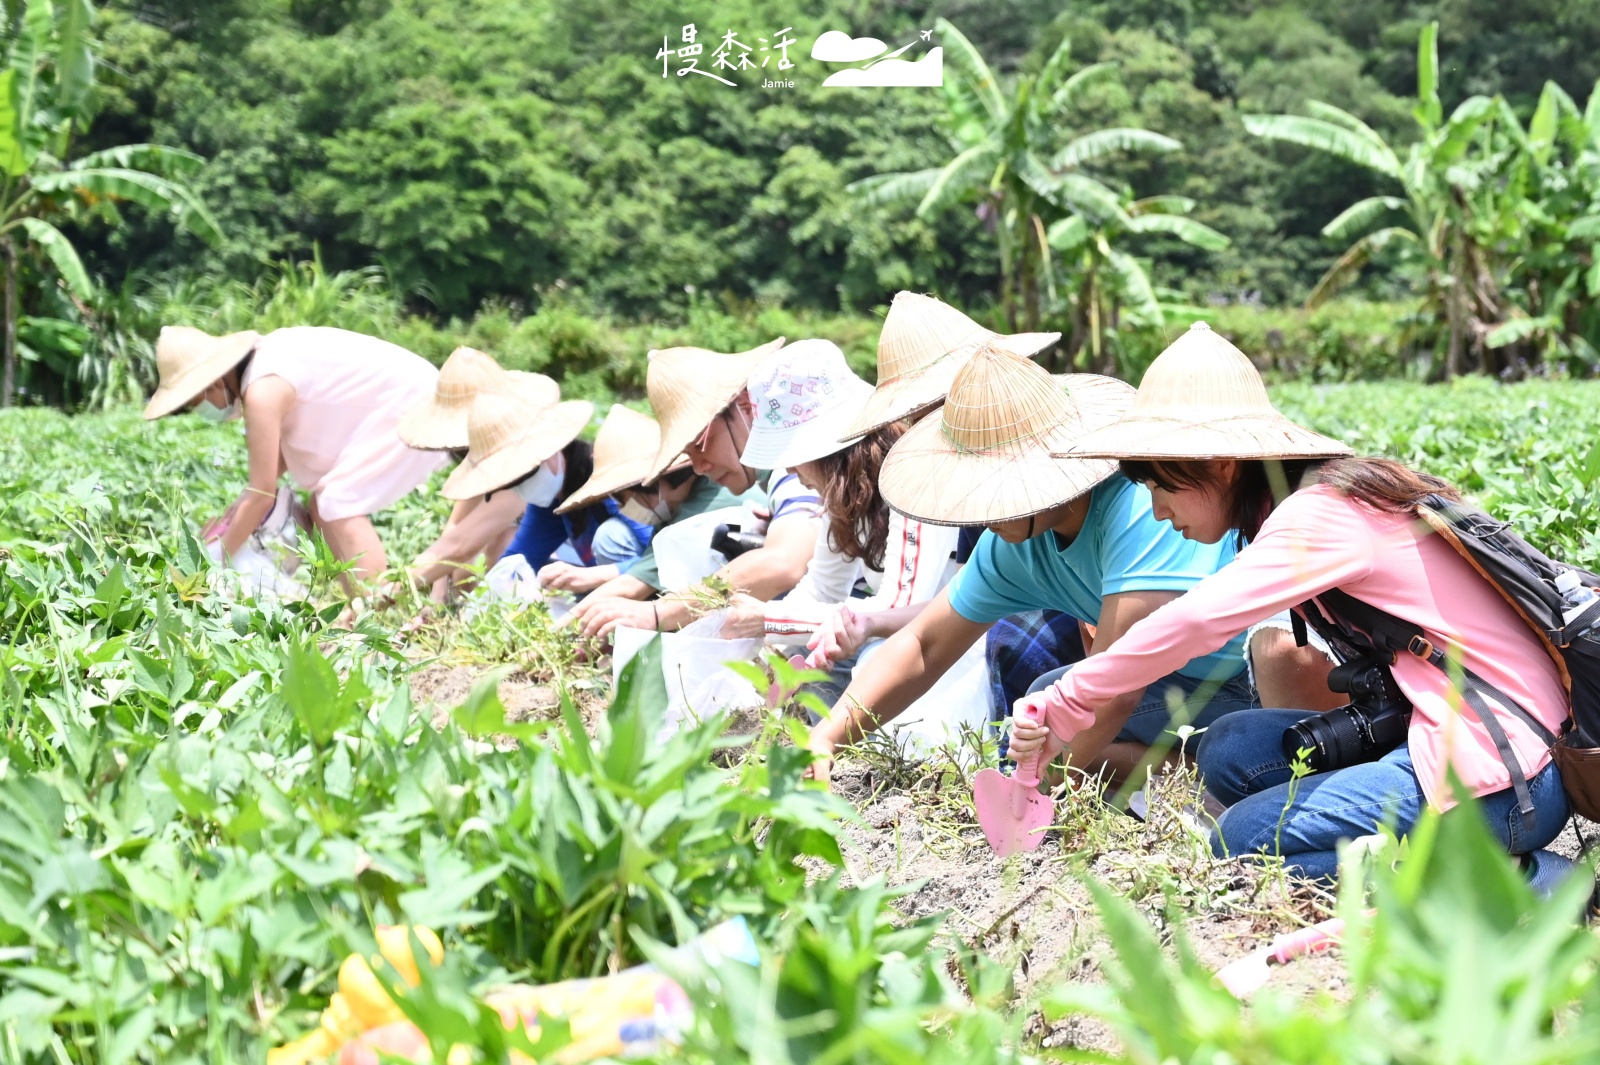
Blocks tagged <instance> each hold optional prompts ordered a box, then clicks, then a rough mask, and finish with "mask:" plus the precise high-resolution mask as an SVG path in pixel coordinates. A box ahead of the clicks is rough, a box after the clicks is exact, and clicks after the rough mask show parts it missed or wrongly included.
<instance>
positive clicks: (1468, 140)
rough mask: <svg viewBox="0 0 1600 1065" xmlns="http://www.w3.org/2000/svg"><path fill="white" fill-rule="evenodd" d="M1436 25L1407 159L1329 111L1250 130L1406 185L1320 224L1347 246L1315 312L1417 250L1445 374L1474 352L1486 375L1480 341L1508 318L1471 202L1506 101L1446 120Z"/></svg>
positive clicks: (1424, 45) (1429, 34) (1478, 104)
mask: <svg viewBox="0 0 1600 1065" xmlns="http://www.w3.org/2000/svg"><path fill="white" fill-rule="evenodd" d="M1438 35H1439V24H1438V23H1437V22H1435V23H1430V24H1429V25H1428V26H1426V27H1424V28H1423V30H1422V33H1421V35H1420V37H1419V39H1418V43H1417V99H1416V105H1415V107H1414V108H1413V109H1412V115H1413V116H1414V117H1415V119H1416V122H1417V130H1418V136H1417V140H1416V141H1415V142H1414V143H1412V144H1411V145H1409V146H1408V147H1407V148H1406V149H1405V151H1404V154H1403V155H1402V153H1401V152H1400V151H1397V150H1396V149H1395V148H1393V147H1391V146H1390V145H1389V144H1388V143H1386V142H1385V141H1384V139H1383V138H1382V137H1381V136H1380V135H1379V134H1378V133H1377V131H1375V130H1374V129H1372V127H1370V126H1368V125H1367V124H1366V123H1365V122H1363V121H1361V120H1360V119H1359V118H1357V117H1356V116H1354V115H1352V114H1350V113H1349V112H1348V111H1344V110H1341V109H1340V108H1337V107H1334V106H1332V105H1331V104H1326V103H1322V102H1321V101H1316V100H1312V101H1308V102H1307V103H1306V111H1307V112H1308V113H1309V114H1308V115H1245V116H1244V125H1245V128H1246V129H1248V130H1249V131H1250V132H1251V133H1253V134H1255V135H1256V136H1258V137H1265V138H1268V139H1270V140H1277V141H1284V142H1287V143H1290V144H1298V145H1301V146H1303V147H1307V148H1314V149H1316V150H1318V151H1322V152H1327V153H1328V154H1330V155H1334V156H1337V157H1339V158H1340V159H1344V160H1347V161H1348V162H1352V163H1355V164H1357V165H1359V166H1363V167H1366V168H1367V169H1368V170H1371V171H1373V172H1375V173H1377V174H1380V175H1382V176H1383V177H1385V178H1388V179H1389V180H1390V181H1392V182H1394V184H1395V185H1397V186H1398V187H1399V191H1400V195H1398V196H1396V195H1391V194H1383V195H1378V196H1369V197H1367V198H1366V199H1364V200H1361V201H1359V202H1357V203H1353V204H1351V205H1350V206H1349V207H1347V208H1345V209H1344V210H1343V211H1341V212H1340V213H1339V215H1338V216H1337V217H1335V218H1334V219H1333V220H1332V221H1330V222H1329V223H1328V224H1327V225H1326V226H1324V227H1323V229H1322V233H1323V235H1324V236H1326V237H1328V238H1329V239H1330V240H1336V241H1338V242H1340V243H1346V242H1349V243H1348V247H1346V249H1345V251H1344V253H1343V254H1341V255H1340V256H1339V258H1338V260H1336V261H1335V262H1334V264H1333V266H1332V267H1330V268H1329V270H1328V271H1327V273H1325V274H1324V275H1323V276H1322V279H1321V280H1320V281H1318V283H1317V286H1316V288H1315V289H1313V290H1312V293H1311V296H1310V298H1309V299H1307V301H1306V306H1307V308H1308V309H1309V308H1314V307H1316V306H1318V305H1320V304H1321V303H1323V302H1324V301H1326V300H1327V299H1328V298H1329V297H1330V296H1332V295H1333V294H1334V293H1335V292H1337V291H1338V290H1339V289H1340V288H1341V287H1343V286H1344V285H1346V284H1348V283H1349V282H1350V281H1352V280H1354V279H1355V278H1356V276H1357V275H1359V274H1360V272H1361V270H1362V269H1363V268H1364V267H1365V266H1366V265H1367V263H1368V262H1370V261H1371V260H1372V259H1373V258H1374V257H1375V256H1376V255H1378V254H1379V253H1380V252H1382V251H1384V250H1385V249H1386V248H1389V247H1390V246H1400V247H1404V248H1408V249H1411V250H1412V251H1413V252H1414V253H1417V254H1418V255H1419V256H1420V258H1421V260H1422V263H1423V270H1424V274H1425V288H1426V291H1425V294H1424V296H1425V300H1426V303H1427V305H1428V307H1429V308H1430V309H1431V310H1432V311H1434V313H1435V314H1437V315H1440V316H1441V317H1443V318H1444V319H1445V321H1446V322H1447V323H1448V327H1449V341H1448V347H1447V351H1446V357H1445V366H1444V370H1445V373H1447V374H1454V373H1461V372H1464V371H1465V370H1466V368H1467V353H1468V348H1469V347H1470V348H1472V349H1474V351H1475V353H1476V354H1477V355H1478V356H1479V357H1480V363H1481V365H1483V366H1484V367H1485V368H1487V366H1488V361H1487V358H1486V356H1485V352H1486V351H1487V349H1486V348H1485V347H1484V345H1483V337H1484V335H1485V334H1486V333H1487V332H1488V330H1489V329H1490V328H1491V327H1492V325H1493V324H1494V323H1496V322H1498V321H1499V320H1500V318H1501V316H1502V313H1503V306H1502V298H1501V295H1500V292H1499V290H1498V289H1499V285H1498V278H1497V276H1496V271H1495V264H1494V262H1493V261H1492V255H1493V251H1492V249H1490V248H1486V247H1484V246H1483V245H1481V244H1480V243H1478V242H1477V241H1476V240H1475V239H1474V230H1473V227H1472V225H1471V224H1470V221H1471V197H1472V194H1473V193H1474V192H1475V191H1476V190H1477V189H1478V188H1479V187H1480V186H1481V185H1482V183H1483V182H1484V180H1485V179H1486V178H1487V177H1489V176H1490V172H1491V170H1492V168H1493V160H1492V159H1491V158H1490V157H1489V156H1490V152H1489V147H1490V144H1491V137H1492V134H1493V128H1492V127H1493V125H1494V122H1495V120H1496V118H1497V117H1498V116H1499V115H1500V114H1501V109H1500V105H1499V102H1498V101H1497V100H1495V99H1492V98H1490V97H1487V96H1471V97H1468V98H1467V99H1466V100H1463V101H1462V102H1461V104H1460V105H1459V106H1458V107H1457V108H1456V109H1455V110H1454V111H1453V112H1451V114H1450V115H1449V117H1448V118H1447V117H1445V114H1444V108H1443V105H1442V103H1441V102H1440V99H1439V49H1438Z"/></svg>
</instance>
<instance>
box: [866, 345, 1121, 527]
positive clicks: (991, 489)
mask: <svg viewBox="0 0 1600 1065" xmlns="http://www.w3.org/2000/svg"><path fill="white" fill-rule="evenodd" d="M1132 399H1133V389H1132V388H1131V387H1130V386H1128V385H1126V384H1124V383H1123V382H1121V381H1117V380H1114V379H1112V378H1110V377H1100V376H1098V375H1096V374H1063V375H1061V376H1058V377H1052V376H1050V374H1049V373H1048V372H1046V371H1045V369H1044V368H1043V367H1042V366H1039V365H1038V364H1037V363H1033V362H1029V361H1028V360H1027V359H1025V358H1022V357H1021V356H1018V355H1013V354H1011V353H1010V352H1007V351H1002V350H1001V349H999V348H996V347H994V346H992V345H985V346H983V347H981V348H979V349H978V351H977V352H976V353H975V354H974V355H973V356H972V358H971V360H969V361H968V363H967V365H966V366H964V367H962V368H961V372H960V373H958V374H956V379H955V381H954V382H953V383H952V384H951V386H950V396H949V398H948V399H946V400H945V404H944V409H943V410H941V411H940V412H939V413H938V415H937V416H934V415H930V416H929V417H927V418H924V419H922V421H920V422H918V423H917V424H916V425H914V426H912V427H911V428H910V429H909V430H907V431H906V434H905V435H904V436H902V437H901V438H900V440H899V441H898V442H897V443H896V444H895V445H894V447H893V448H891V449H890V451H889V454H888V456H887V457H886V458H885V459H884V461H883V469H882V471H881V472H880V473H879V475H878V487H879V489H880V490H881V491H882V492H883V498H884V500H885V501H886V502H887V503H888V504H889V505H890V506H891V507H893V508H894V509H896V510H898V511H900V512H901V513H902V514H904V515H906V516H907V517H910V518H915V519H917V520H919V521H926V522H930V523H932V524H934V525H989V524H992V523H994V522H1001V521H1010V520H1012V519H1014V518H1023V517H1027V516H1028V515H1030V514H1037V513H1039V512H1040V511H1043V510H1049V509H1050V508H1051V507H1056V506H1060V505H1061V504H1062V503H1065V502H1067V501H1068V500H1071V499H1076V498H1077V497H1078V496H1080V495H1082V494H1083V493H1085V492H1087V491H1088V490H1089V489H1091V488H1093V487H1094V486H1095V485H1097V484H1099V483H1100V482H1101V481H1103V480H1105V479H1106V478H1107V477H1110V476H1111V475H1112V474H1113V473H1115V472H1116V469H1117V464H1116V463H1115V462H1109V461H1106V460H1103V459H1061V458H1055V457H1053V456H1052V455H1051V452H1053V451H1060V450H1063V449H1064V448H1066V447H1068V446H1069V445H1070V444H1071V443H1072V442H1073V441H1075V440H1077V439H1078V438H1079V437H1080V436H1082V435H1083V434H1084V433H1087V432H1089V431H1090V430H1093V429H1098V428H1100V427H1101V426H1104V425H1108V424H1110V423H1111V422H1113V421H1115V420H1116V419H1117V418H1118V417H1119V416H1120V415H1121V414H1122V412H1123V411H1125V410H1127V408H1128V404H1129V403H1130V402H1131V401H1132Z"/></svg>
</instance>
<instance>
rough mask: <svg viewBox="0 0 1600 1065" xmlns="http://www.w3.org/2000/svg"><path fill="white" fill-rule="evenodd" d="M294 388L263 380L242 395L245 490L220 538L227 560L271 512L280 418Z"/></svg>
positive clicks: (278, 464) (280, 460)
mask: <svg viewBox="0 0 1600 1065" xmlns="http://www.w3.org/2000/svg"><path fill="white" fill-rule="evenodd" d="M294 401H295V391H294V386H293V385H291V384H289V382H287V381H285V380H284V379H283V378H281V377H271V376H269V377H263V378H261V379H260V380H259V381H256V382H255V383H254V384H252V385H251V386H250V388H249V390H248V391H247V392H245V395H244V439H245V449H246V452H247V454H248V456H249V463H250V475H249V477H250V479H249V487H248V488H246V489H245V490H244V491H243V492H242V493H240V496H239V500H238V502H237V504H235V509H234V513H233V523H232V524H231V525H229V526H228V531H227V532H226V533H225V534H223V537H222V554H223V556H224V557H231V556H232V555H234V554H235V553H237V552H238V550H239V549H240V548H241V547H243V546H244V545H245V542H246V541H248V540H249V539H250V536H251V534H252V533H254V532H255V531H256V529H257V528H259V527H260V525H261V522H262V520H263V519H264V518H266V516H267V514H268V513H269V512H270V511H271V510H272V503H273V499H274V498H275V497H276V496H277V494H278V478H279V476H280V475H281V474H282V471H283V456H282V444H283V419H284V417H285V416H286V415H288V413H289V411H290V409H291V408H292V407H293V406H294Z"/></svg>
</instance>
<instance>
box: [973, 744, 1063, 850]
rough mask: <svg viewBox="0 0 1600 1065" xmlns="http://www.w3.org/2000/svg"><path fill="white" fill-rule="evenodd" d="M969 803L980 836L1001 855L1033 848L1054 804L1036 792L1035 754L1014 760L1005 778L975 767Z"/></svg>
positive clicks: (1051, 815) (1052, 816) (1050, 818)
mask: <svg viewBox="0 0 1600 1065" xmlns="http://www.w3.org/2000/svg"><path fill="white" fill-rule="evenodd" d="M1039 753H1040V756H1042V755H1043V754H1044V752H1043V751H1040V752H1039ZM972 804H973V806H974V807H976V808H977V811H978V824H980V825H982V826H983V834H984V837H985V838H987V839H988V841H989V846H990V847H992V848H993V849H994V852H995V853H996V854H998V855H999V856H1000V857H1002V858H1008V857H1010V856H1011V855H1013V854H1016V853H1017V852H1018V851H1031V850H1033V849H1034V848H1035V847H1037V846H1038V845H1039V842H1040V841H1041V840H1043V839H1044V830H1045V829H1046V828H1049V827H1050V822H1052V821H1054V820H1055V816H1056V808H1055V804H1054V803H1052V802H1051V801H1050V800H1049V798H1047V797H1046V796H1044V795H1041V794H1039V758H1038V757H1035V758H1030V759H1029V760H1028V763H1027V764H1026V765H1024V764H1022V763H1021V762H1018V763H1017V771H1016V772H1015V773H1014V774H1013V775H1011V776H1009V777H1008V776H1006V775H1005V774H1004V773H1002V772H1000V770H998V769H983V770H979V772H978V774H977V776H975V777H973V778H972Z"/></svg>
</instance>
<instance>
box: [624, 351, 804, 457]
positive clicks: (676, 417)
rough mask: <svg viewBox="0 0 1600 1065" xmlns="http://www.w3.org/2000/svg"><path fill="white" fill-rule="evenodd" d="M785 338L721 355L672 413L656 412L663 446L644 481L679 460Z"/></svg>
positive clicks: (678, 399) (741, 390)
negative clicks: (745, 350) (737, 352)
mask: <svg viewBox="0 0 1600 1065" xmlns="http://www.w3.org/2000/svg"><path fill="white" fill-rule="evenodd" d="M783 343H784V338H783V337H778V338H777V339H776V340H770V341H768V342H767V343H765V344H763V345H761V346H760V347H759V348H754V349H752V350H750V351H747V352H743V353H741V354H738V355H718V357H717V359H716V361H715V362H714V363H711V362H710V360H707V361H708V363H710V364H709V365H708V366H707V367H706V376H705V378H704V379H702V380H700V381H698V382H696V384H695V387H694V388H693V389H692V390H690V391H688V392H687V393H684V394H682V395H680V396H679V397H678V398H677V402H676V404H675V405H674V407H673V409H672V410H671V412H663V411H659V410H658V411H656V417H657V419H658V420H659V421H660V422H661V446H660V448H658V449H657V450H656V457H655V461H654V462H652V463H651V464H650V468H649V469H648V470H646V471H645V475H644V477H643V480H645V481H653V480H655V479H656V478H657V477H659V476H661V475H662V474H663V473H665V472H666V470H667V467H669V466H671V465H672V464H673V463H674V462H676V461H677V460H678V459H679V457H681V456H682V455H683V453H684V449H686V448H687V447H688V446H689V445H690V444H692V443H694V441H695V439H696V438H697V437H698V436H699V435H700V434H701V433H703V432H705V431H706V428H707V427H708V426H709V425H710V424H711V422H712V420H713V419H715V418H716V416H717V415H718V414H721V413H722V411H723V409H724V408H725V407H727V405H728V404H730V403H732V402H733V401H734V399H736V398H737V397H738V395H739V393H740V392H743V391H744V390H745V388H747V387H748V386H749V384H750V377H751V375H752V374H754V373H755V372H756V371H757V370H758V369H760V368H761V364H762V363H763V362H765V361H766V360H767V358H768V357H769V356H771V355H772V354H773V353H774V352H776V351H777V350H778V349H780V348H782V347H783Z"/></svg>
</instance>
